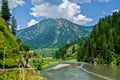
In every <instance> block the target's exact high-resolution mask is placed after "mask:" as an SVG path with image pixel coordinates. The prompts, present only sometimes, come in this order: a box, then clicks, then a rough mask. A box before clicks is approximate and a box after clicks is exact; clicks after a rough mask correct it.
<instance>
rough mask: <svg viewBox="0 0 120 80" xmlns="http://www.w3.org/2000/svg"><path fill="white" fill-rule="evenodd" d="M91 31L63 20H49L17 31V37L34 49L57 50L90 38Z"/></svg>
mask: <svg viewBox="0 0 120 80" xmlns="http://www.w3.org/2000/svg"><path fill="white" fill-rule="evenodd" d="M89 34H90V31H89V30H87V29H86V28H84V26H80V25H77V24H75V23H72V22H70V21H68V20H65V19H63V18H59V19H52V18H48V19H45V20H42V21H40V22H39V23H37V24H35V25H33V26H31V27H29V28H26V29H22V30H19V31H17V37H18V38H20V39H21V40H22V41H23V43H25V44H27V45H30V46H31V47H32V48H34V49H38V48H57V47H60V46H61V45H63V44H66V43H69V42H70V41H75V40H77V39H78V38H81V37H85V36H88V35H89Z"/></svg>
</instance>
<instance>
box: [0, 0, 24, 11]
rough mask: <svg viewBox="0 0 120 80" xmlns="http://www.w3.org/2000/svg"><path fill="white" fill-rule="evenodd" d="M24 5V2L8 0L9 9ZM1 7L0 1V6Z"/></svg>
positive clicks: (0, 2) (21, 0) (0, 1)
mask: <svg viewBox="0 0 120 80" xmlns="http://www.w3.org/2000/svg"><path fill="white" fill-rule="evenodd" d="M24 4H25V1H24V0H8V5H9V8H10V9H13V8H16V7H17V6H19V5H20V6H22V5H24ZM1 5H2V0H0V6H1Z"/></svg>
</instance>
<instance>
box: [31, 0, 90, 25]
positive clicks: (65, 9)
mask: <svg viewBox="0 0 120 80" xmlns="http://www.w3.org/2000/svg"><path fill="white" fill-rule="evenodd" d="M31 10H32V12H30V14H31V15H33V16H34V17H41V16H44V17H47V18H65V19H67V20H70V21H73V22H75V23H77V24H81V25H83V24H86V23H88V22H91V21H92V19H91V18H87V17H86V16H85V15H82V14H81V13H80V12H81V7H80V6H79V5H78V4H77V3H72V2H70V1H69V0H63V2H62V3H61V4H59V5H52V4H50V3H43V4H39V5H38V4H37V5H34V7H33V8H31Z"/></svg>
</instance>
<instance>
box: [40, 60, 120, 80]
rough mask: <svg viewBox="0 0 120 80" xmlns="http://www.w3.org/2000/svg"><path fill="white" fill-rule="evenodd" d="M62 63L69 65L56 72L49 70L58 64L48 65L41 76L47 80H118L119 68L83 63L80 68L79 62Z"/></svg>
mask: <svg viewBox="0 0 120 80" xmlns="http://www.w3.org/2000/svg"><path fill="white" fill-rule="evenodd" d="M63 63H67V64H70V66H68V67H64V68H60V69H57V70H49V69H50V68H52V67H54V66H56V65H58V64H52V65H49V66H48V67H46V68H45V69H43V70H42V74H43V76H44V77H46V78H47V79H48V80H120V66H116V67H112V66H108V65H91V64H87V63H85V64H84V65H83V66H82V68H80V67H81V64H82V63H81V62H72V63H70V62H63ZM83 69H85V70H87V71H88V72H87V71H85V70H83ZM93 74H95V75H93ZM96 74H97V75H96ZM100 76H101V77H100ZM104 77H105V78H107V79H105V78H104Z"/></svg>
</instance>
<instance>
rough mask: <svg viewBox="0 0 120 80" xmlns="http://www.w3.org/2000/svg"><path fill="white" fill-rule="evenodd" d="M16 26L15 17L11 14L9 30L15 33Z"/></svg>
mask: <svg viewBox="0 0 120 80" xmlns="http://www.w3.org/2000/svg"><path fill="white" fill-rule="evenodd" d="M16 28H17V22H16V19H15V18H14V16H12V19H11V31H12V33H13V34H14V35H16Z"/></svg>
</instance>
